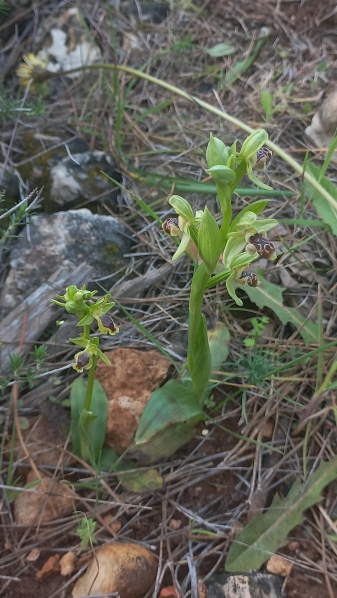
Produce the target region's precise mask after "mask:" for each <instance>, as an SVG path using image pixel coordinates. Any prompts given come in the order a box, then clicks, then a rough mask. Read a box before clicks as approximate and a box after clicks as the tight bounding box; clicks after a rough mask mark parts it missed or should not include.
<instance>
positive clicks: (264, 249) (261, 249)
mask: <svg viewBox="0 0 337 598" xmlns="http://www.w3.org/2000/svg"><path fill="white" fill-rule="evenodd" d="M249 243H251V245H254V247H255V249H256V251H257V253H258V254H259V256H260V257H262V258H264V259H267V260H268V259H270V258H271V256H273V255H274V254H275V247H274V245H273V243H271V241H268V239H265V238H264V237H262V236H261V235H260V234H259V233H256V234H255V235H252V236H251V237H249Z"/></svg>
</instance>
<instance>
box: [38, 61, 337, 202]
mask: <svg viewBox="0 0 337 598" xmlns="http://www.w3.org/2000/svg"><path fill="white" fill-rule="evenodd" d="M97 69H103V70H117V71H121V72H123V73H128V74H129V75H133V76H134V77H139V78H140V79H145V80H146V81H149V82H150V83H154V84H155V85H159V86H160V87H163V88H164V89H167V90H168V91H170V92H171V93H173V94H176V95H178V96H180V97H181V98H184V99H185V100H188V101H189V102H193V103H194V104H197V105H198V106H200V107H201V108H205V110H207V112H211V113H212V114H215V115H216V116H218V117H219V118H221V119H223V120H226V121H227V122H229V123H231V124H232V125H234V126H236V127H238V128H239V129H242V131H246V133H254V129H252V127H249V126H248V125H246V124H245V123H244V122H242V121H241V120H240V119H238V118H235V117H234V116H231V115H230V114H227V112H223V111H222V110H220V108H216V107H215V106H212V105H211V104H209V103H208V102H205V101H204V100H200V99H199V98H198V97H196V96H194V95H191V94H189V93H187V92H186V91H183V90H182V89H180V88H179V87H176V86H175V85H171V83H167V82H166V81H162V80H161V79H158V78H157V77H153V76H152V75H149V74H148V73H143V72H142V71H139V70H137V69H133V68H130V67H128V66H124V65H122V64H114V63H109V64H92V65H88V66H80V67H78V68H75V69H70V70H67V71H59V72H58V73H48V74H47V73H46V77H45V78H46V80H47V79H48V78H52V77H55V76H61V75H70V74H72V73H77V72H80V71H85V70H97ZM265 145H266V146H267V147H269V149H271V150H272V152H274V153H275V154H277V155H278V156H280V158H282V160H284V161H285V162H287V164H289V166H291V168H292V169H293V170H294V171H295V172H297V173H298V174H299V176H300V177H303V178H305V180H306V181H308V183H309V184H310V185H312V186H313V187H314V189H316V191H318V192H319V193H320V194H321V195H322V197H324V199H325V200H326V201H327V202H328V204H330V206H331V207H332V208H333V209H334V210H336V211H337V200H336V199H334V197H332V195H330V193H329V192H328V191H326V189H324V187H322V185H321V184H320V183H319V182H318V181H317V180H316V179H315V178H314V177H313V176H311V175H310V174H309V173H308V172H306V171H303V165H302V164H300V163H299V162H296V160H294V159H293V158H292V157H291V156H289V154H288V153H287V152H286V151H284V150H283V149H282V148H280V147H279V146H278V145H276V143H273V142H272V141H269V139H268V140H267V141H266V143H265Z"/></svg>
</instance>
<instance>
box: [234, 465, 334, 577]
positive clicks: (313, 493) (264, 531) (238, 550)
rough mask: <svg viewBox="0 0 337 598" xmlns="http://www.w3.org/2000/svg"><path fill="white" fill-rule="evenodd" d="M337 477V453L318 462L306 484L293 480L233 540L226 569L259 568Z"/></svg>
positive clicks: (245, 569)
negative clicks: (287, 488)
mask: <svg viewBox="0 0 337 598" xmlns="http://www.w3.org/2000/svg"><path fill="white" fill-rule="evenodd" d="M336 477H337V457H334V458H333V459H332V460H331V461H325V462H323V463H321V464H320V466H319V467H318V469H317V471H315V473H313V474H312V475H311V476H310V477H309V479H308V480H307V481H306V483H305V484H301V483H300V482H299V481H296V482H295V483H294V484H293V486H292V488H291V490H290V492H289V494H288V496H287V497H286V498H284V499H282V498H280V497H279V496H278V495H275V498H274V500H273V502H272V504H271V506H270V507H269V509H268V511H266V513H263V514H261V515H259V516H258V517H256V518H255V519H254V520H253V521H251V522H250V523H248V525H247V526H246V527H245V528H244V530H243V531H242V532H241V533H239V534H238V535H237V536H236V538H235V541H234V543H233V544H232V546H231V548H230V550H229V553H228V557H227V561H226V565H225V569H226V571H228V572H229V573H237V572H240V571H249V570H251V569H259V568H260V567H261V566H262V565H263V563H265V562H266V561H267V560H268V559H269V557H270V556H271V554H273V553H274V552H275V551H276V550H277V549H278V548H280V547H281V546H284V544H286V542H287V535H288V533H289V532H290V531H291V530H292V529H293V528H294V527H296V525H299V524H300V523H302V521H303V512H304V511H305V510H306V509H308V508H309V507H311V506H312V505H314V504H316V503H318V502H319V501H320V498H321V497H320V494H321V492H322V490H323V488H325V486H326V485H327V484H329V482H331V481H332V480H334V479H335V478H336Z"/></svg>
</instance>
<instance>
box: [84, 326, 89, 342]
mask: <svg viewBox="0 0 337 598" xmlns="http://www.w3.org/2000/svg"><path fill="white" fill-rule="evenodd" d="M83 334H84V336H85V338H86V340H87V341H90V326H83Z"/></svg>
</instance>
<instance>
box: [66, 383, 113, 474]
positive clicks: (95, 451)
mask: <svg viewBox="0 0 337 598" xmlns="http://www.w3.org/2000/svg"><path fill="white" fill-rule="evenodd" d="M85 394H86V382H85V381H84V380H83V378H81V377H79V378H76V380H74V382H73V383H72V385H71V391H70V404H71V425H70V435H71V442H72V448H73V451H74V453H75V454H76V455H79V456H80V457H82V458H84V459H89V460H90V462H91V463H92V464H93V465H97V463H98V461H99V457H100V454H101V450H102V447H103V442H104V437H105V429H106V420H107V415H108V401H107V398H106V394H105V392H104V390H103V388H102V386H101V385H100V383H99V382H98V380H95V381H94V387H93V394H92V401H91V410H90V411H87V410H84V401H85Z"/></svg>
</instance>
